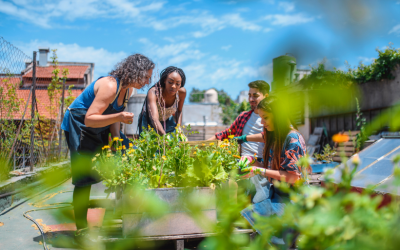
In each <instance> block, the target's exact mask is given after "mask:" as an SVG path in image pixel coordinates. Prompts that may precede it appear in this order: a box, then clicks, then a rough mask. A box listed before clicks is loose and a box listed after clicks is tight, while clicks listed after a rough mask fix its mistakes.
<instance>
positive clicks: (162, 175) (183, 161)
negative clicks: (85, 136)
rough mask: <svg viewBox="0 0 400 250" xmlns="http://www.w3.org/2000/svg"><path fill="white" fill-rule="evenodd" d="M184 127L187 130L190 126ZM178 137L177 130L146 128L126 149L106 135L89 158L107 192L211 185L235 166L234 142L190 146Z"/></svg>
mask: <svg viewBox="0 0 400 250" xmlns="http://www.w3.org/2000/svg"><path fill="white" fill-rule="evenodd" d="M187 129H188V130H189V131H190V126H189V127H188V128H187ZM177 131H180V129H177ZM189 133H193V132H189ZM179 137H180V134H179V133H178V132H176V133H175V134H172V135H166V136H160V135H159V134H158V133H156V132H155V131H154V130H153V129H151V128H149V130H145V131H144V132H143V133H142V134H141V137H140V138H139V139H138V140H135V141H132V142H131V144H130V149H127V150H126V149H125V148H124V147H123V146H122V145H121V142H119V141H118V138H114V139H113V140H111V138H110V139H109V140H110V143H109V145H107V146H105V147H103V150H102V152H101V153H99V154H97V155H96V157H94V158H93V161H94V162H96V169H97V170H98V172H99V173H100V175H101V176H102V177H103V178H104V184H105V185H106V186H107V187H108V191H109V192H115V191H116V190H117V189H118V188H121V187H122V188H126V187H127V186H128V185H139V186H142V187H143V188H165V187H189V186H190V187H215V186H220V185H221V184H222V183H223V182H225V181H226V180H227V179H228V173H229V172H230V171H231V170H232V169H235V168H237V167H236V163H237V161H236V158H238V156H237V155H238V154H239V152H238V144H237V142H235V141H231V142H229V141H228V140H226V141H224V143H223V144H222V145H220V146H217V145H214V143H210V144H209V145H208V146H207V145H205V144H204V145H201V146H200V147H198V146H195V147H193V146H190V145H189V144H188V143H185V142H181V141H180V139H179ZM133 147H136V149H134V148H133ZM112 149H115V151H113V150H112Z"/></svg>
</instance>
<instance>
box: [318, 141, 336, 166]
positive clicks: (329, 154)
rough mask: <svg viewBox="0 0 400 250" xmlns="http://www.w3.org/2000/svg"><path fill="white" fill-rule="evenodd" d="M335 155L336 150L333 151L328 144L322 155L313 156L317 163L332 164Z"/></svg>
mask: <svg viewBox="0 0 400 250" xmlns="http://www.w3.org/2000/svg"><path fill="white" fill-rule="evenodd" d="M335 155H336V150H334V149H333V148H332V147H331V146H330V145H329V144H326V145H325V147H324V149H323V153H322V154H314V157H315V158H316V159H317V161H324V162H327V163H329V162H332V161H333V157H334V156H335Z"/></svg>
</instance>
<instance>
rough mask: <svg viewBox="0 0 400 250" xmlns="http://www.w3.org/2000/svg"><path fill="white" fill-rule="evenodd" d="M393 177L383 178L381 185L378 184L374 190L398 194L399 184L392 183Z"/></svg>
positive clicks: (399, 190) (399, 192)
mask: <svg viewBox="0 0 400 250" xmlns="http://www.w3.org/2000/svg"><path fill="white" fill-rule="evenodd" d="M393 182H394V177H393V176H390V177H389V178H387V180H385V181H384V182H383V183H382V184H381V185H379V186H378V187H377V188H376V189H375V191H377V192H382V193H385V194H387V193H390V194H394V195H400V186H396V185H394V183H393Z"/></svg>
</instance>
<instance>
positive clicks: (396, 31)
mask: <svg viewBox="0 0 400 250" xmlns="http://www.w3.org/2000/svg"><path fill="white" fill-rule="evenodd" d="M392 33H394V34H397V35H400V24H398V25H396V26H394V27H393V28H392V29H391V30H390V31H389V34H392Z"/></svg>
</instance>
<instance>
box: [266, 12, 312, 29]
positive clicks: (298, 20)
mask: <svg viewBox="0 0 400 250" xmlns="http://www.w3.org/2000/svg"><path fill="white" fill-rule="evenodd" d="M314 19H315V18H314V17H306V16H304V15H303V14H300V13H299V14H293V15H281V14H276V15H267V16H266V17H265V20H271V24H272V25H280V26H289V25H296V24H302V23H308V22H312V21H314Z"/></svg>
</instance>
